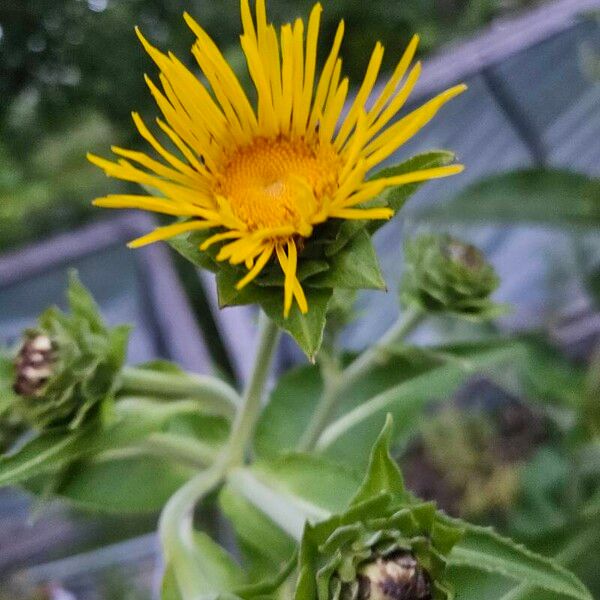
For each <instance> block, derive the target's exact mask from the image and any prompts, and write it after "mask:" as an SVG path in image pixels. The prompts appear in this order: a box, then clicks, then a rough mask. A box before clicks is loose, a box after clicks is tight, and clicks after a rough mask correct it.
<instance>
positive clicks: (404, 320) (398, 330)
mask: <svg viewBox="0 0 600 600" xmlns="http://www.w3.org/2000/svg"><path fill="white" fill-rule="evenodd" d="M422 317H423V313H422V312H421V311H418V310H416V309H408V310H406V311H405V312H404V313H402V315H400V317H399V318H398V320H397V321H396V322H395V323H394V325H392V327H390V329H388V330H387V332H386V333H385V334H384V335H383V336H382V337H381V338H380V339H379V341H378V342H377V343H376V344H375V345H373V346H371V347H370V348H368V349H367V350H365V351H364V352H363V353H362V354H360V355H359V356H358V357H357V358H356V359H355V360H354V361H353V362H352V363H350V365H348V366H347V367H346V368H345V369H344V370H343V371H342V372H341V373H340V374H339V375H338V376H337V377H336V378H334V379H332V380H330V382H328V384H326V386H325V389H324V391H323V394H322V396H321V399H320V400H319V404H318V405H317V408H316V410H315V412H314V413H313V417H312V419H311V421H310V423H309V424H308V427H307V428H306V430H305V431H304V434H303V435H302V438H301V439H300V442H299V444H298V449H299V450H301V451H305V452H306V451H309V450H312V449H314V447H315V444H316V442H317V440H318V439H319V436H320V435H321V433H322V431H323V430H324V429H325V427H326V426H327V424H328V423H329V420H330V418H331V415H332V414H333V411H334V409H335V407H336V405H337V403H338V402H339V400H340V399H341V398H342V397H343V396H344V394H345V393H346V392H348V390H350V389H351V388H352V386H353V385H354V384H355V383H356V382H357V381H359V380H360V379H361V377H363V376H364V375H366V374H367V373H369V372H370V371H371V370H372V369H373V368H375V367H376V366H377V365H378V364H380V363H381V360H382V356H385V348H386V347H387V346H390V345H392V344H395V343H397V342H399V341H401V340H403V339H404V338H405V337H406V336H407V335H408V334H409V333H410V332H411V331H412V330H413V329H414V328H415V327H416V326H417V325H418V324H419V322H420V321H421V319H422Z"/></svg>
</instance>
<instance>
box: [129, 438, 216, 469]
mask: <svg viewBox="0 0 600 600" xmlns="http://www.w3.org/2000/svg"><path fill="white" fill-rule="evenodd" d="M139 448H140V450H142V451H143V452H146V453H147V454H152V455H155V456H160V457H166V458H169V459H172V460H174V461H176V462H180V463H184V464H187V465H190V466H193V467H197V468H206V467H207V466H208V465H210V464H212V463H213V462H214V461H215V459H216V457H217V450H216V449H215V448H213V447H212V446H209V445H208V444H205V443H204V442H201V441H200V440H195V439H193V438H190V437H184V436H181V435H174V434H172V433H152V434H150V435H149V436H148V437H147V438H146V439H145V440H144V441H142V442H141V444H140V445H139Z"/></svg>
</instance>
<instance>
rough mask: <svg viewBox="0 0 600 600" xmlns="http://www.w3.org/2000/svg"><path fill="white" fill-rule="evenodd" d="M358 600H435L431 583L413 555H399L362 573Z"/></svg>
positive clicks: (368, 567) (373, 565)
mask: <svg viewBox="0 0 600 600" xmlns="http://www.w3.org/2000/svg"><path fill="white" fill-rule="evenodd" d="M358 589H359V591H358V599H357V600H431V598H432V595H431V582H430V579H429V575H428V573H427V571H425V570H424V569H423V568H421V566H420V565H419V563H418V562H417V559H416V558H415V557H414V556H413V554H412V553H411V552H402V551H400V552H395V553H393V554H391V555H389V556H386V557H379V558H377V560H375V561H374V562H371V563H368V564H367V565H366V566H364V567H363V568H362V570H361V571H360V573H359V588H358Z"/></svg>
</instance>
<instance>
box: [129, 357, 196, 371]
mask: <svg viewBox="0 0 600 600" xmlns="http://www.w3.org/2000/svg"><path fill="white" fill-rule="evenodd" d="M135 368H136V369H146V370H148V371H158V372H159V373H172V374H173V375H182V374H184V373H185V371H184V370H183V369H182V368H181V367H180V366H179V365H178V364H175V363H174V362H171V361H170V360H163V359H157V360H150V361H148V362H145V363H142V364H139V365H136V366H135Z"/></svg>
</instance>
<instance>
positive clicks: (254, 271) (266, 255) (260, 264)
mask: <svg viewBox="0 0 600 600" xmlns="http://www.w3.org/2000/svg"><path fill="white" fill-rule="evenodd" d="M273 249H274V244H269V245H268V246H267V247H266V248H265V249H264V250H263V251H262V253H261V254H260V256H259V257H258V259H257V261H256V262H255V263H254V266H253V267H252V268H251V269H250V271H248V273H247V274H246V275H245V276H244V277H242V279H240V280H239V281H238V282H237V283H236V284H235V287H236V288H237V289H238V290H241V289H242V288H243V287H245V286H246V285H248V284H249V283H250V282H251V281H252V280H253V279H255V278H256V277H257V276H258V275H259V274H260V272H261V271H262V270H263V269H264V267H265V265H266V264H267V263H268V262H269V259H270V258H271V256H272V254H273Z"/></svg>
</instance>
